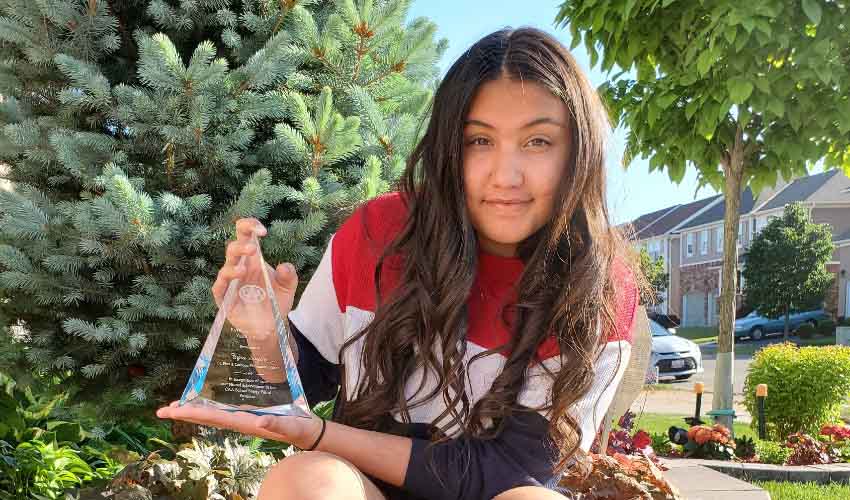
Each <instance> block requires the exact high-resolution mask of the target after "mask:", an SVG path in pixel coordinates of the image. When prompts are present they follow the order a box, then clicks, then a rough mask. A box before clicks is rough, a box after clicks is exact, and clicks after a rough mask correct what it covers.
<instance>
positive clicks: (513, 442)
mask: <svg viewBox="0 0 850 500" xmlns="http://www.w3.org/2000/svg"><path fill="white" fill-rule="evenodd" d="M428 445H429V442H428V441H427V440H423V439H414V440H413V448H412V450H411V452H410V463H409V465H408V467H407V474H406V476H405V479H404V489H405V490H407V491H408V492H409V493H412V494H414V495H416V496H418V497H422V498H428V499H429V500H449V499H463V500H476V499H481V500H490V499H492V498H493V497H495V496H496V495H498V494H500V493H503V492H505V491H507V490H509V489H511V488H517V487H520V486H545V485H547V484H548V483H549V482H550V481H551V480H552V478H553V477H554V474H553V468H554V462H555V458H556V457H555V453H554V451H553V450H554V447H553V446H552V445H551V440H550V438H549V422H548V421H547V420H546V419H545V418H544V417H543V416H542V415H540V414H539V413H537V412H533V411H528V412H521V413H517V414H515V415H514V416H512V417H509V421H508V422H507V424H506V425H505V428H504V430H503V431H502V433H501V434H500V435H499V436H498V437H496V438H494V439H487V440H485V439H476V438H456V439H452V440H450V441H446V442H444V443H439V444H435V445H433V446H432V449H431V450H430V453H433V455H432V456H431V457H430V462H429V452H428V451H426V447H427V446H428ZM431 464H432V465H431Z"/></svg>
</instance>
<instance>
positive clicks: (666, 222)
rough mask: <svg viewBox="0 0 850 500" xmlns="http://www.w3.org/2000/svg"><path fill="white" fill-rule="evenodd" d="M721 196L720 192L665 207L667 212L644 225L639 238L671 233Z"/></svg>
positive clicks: (638, 235)
mask: <svg viewBox="0 0 850 500" xmlns="http://www.w3.org/2000/svg"><path fill="white" fill-rule="evenodd" d="M721 196H722V195H719V194H718V195H715V196H711V197H709V198H704V199H702V200H697V201H692V202H690V203H685V204H682V205H674V206H672V207H667V208H666V209H664V210H665V211H666V213H665V214H664V215H663V216H662V217H660V218H657V219H656V220H655V221H654V222H652V223H650V224H649V225H646V226H644V228H643V230H641V231H640V234H637V238H638V239H646V238H652V237H654V236H660V235H662V234H666V233H669V232H670V231H671V230H672V229H673V228H675V227H676V226H678V225H679V224H681V223H682V221H685V220H687V219H688V217H693V215H694V214H695V213H697V212H699V211H700V210H702V209H703V208H705V207H707V206H708V205H710V204H711V203H712V202H714V201H716V200H717V199H718V198H720V197H721ZM640 218H641V217H639V218H638V219H636V220H640Z"/></svg>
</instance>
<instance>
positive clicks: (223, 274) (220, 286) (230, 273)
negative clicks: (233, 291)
mask: <svg viewBox="0 0 850 500" xmlns="http://www.w3.org/2000/svg"><path fill="white" fill-rule="evenodd" d="M247 272H248V270H247V269H246V267H245V266H244V265H243V264H239V265H231V264H225V265H224V266H223V267H222V268H221V269H220V270H219V271H218V275H217V276H216V278H215V283H213V286H212V294H213V297H214V298H215V302H216V304H218V305H221V301H222V300H224V294H225V293H226V292H227V286H228V285H230V282H231V281H232V280H233V279H234V278H239V279H242V278H243V277H245V274H246V273H247Z"/></svg>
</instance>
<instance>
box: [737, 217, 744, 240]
mask: <svg viewBox="0 0 850 500" xmlns="http://www.w3.org/2000/svg"><path fill="white" fill-rule="evenodd" d="M743 238H744V223H743V222H739V223H738V240H737V241H738V246H741V240H743Z"/></svg>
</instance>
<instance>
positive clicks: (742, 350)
mask: <svg viewBox="0 0 850 500" xmlns="http://www.w3.org/2000/svg"><path fill="white" fill-rule="evenodd" d="M775 338H778V339H781V337H775ZM789 341H791V342H793V343H795V344H797V345H798V346H800V347H805V346H824V345H835V335H829V336H826V337H814V338H811V339H801V338H800V337H791V338H790V339H789ZM762 347H765V346H764V344H753V343H751V342H746V341H745V342H738V343H737V344H735V354H746V355H749V356H752V355H753V354H755V353H756V351H758V350H759V349H761V348H762Z"/></svg>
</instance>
